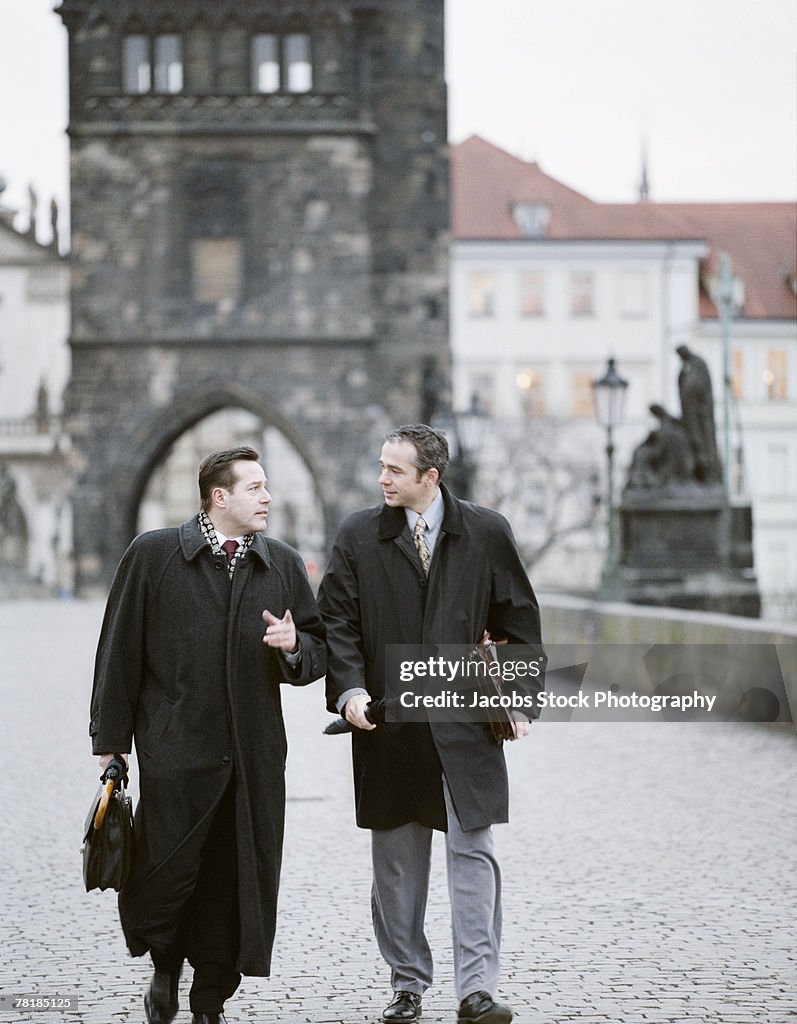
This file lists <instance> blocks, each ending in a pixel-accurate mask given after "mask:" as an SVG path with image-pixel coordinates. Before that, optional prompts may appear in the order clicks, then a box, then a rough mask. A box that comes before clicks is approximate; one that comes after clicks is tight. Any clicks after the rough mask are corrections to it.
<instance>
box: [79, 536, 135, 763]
mask: <svg viewBox="0 0 797 1024" xmlns="http://www.w3.org/2000/svg"><path fill="white" fill-rule="evenodd" d="M143 561H144V560H143V556H142V552H141V550H140V545H139V544H137V542H136V541H133V543H132V544H131V545H130V547H129V548H128V549H127V551H126V552H125V554H124V555H123V557H122V560H121V562H120V563H119V567H118V568H117V570H116V575H115V576H114V580H113V584H112V585H111V591H110V594H109V595H108V603H107V604H106V606H105V617H104V619H103V623H102V630H101V632H100V640H99V644H98V646H97V656H96V659H95V662H94V685H93V688H92V693H91V720H90V724H89V735H90V736H91V740H92V750H93V752H94V753H95V754H109V753H120V754H129V753H130V751H131V750H132V747H133V731H134V726H135V717H136V707H137V706H138V696H139V692H140V689H141V681H142V676H143V668H144V651H145V630H146V605H147V583H146V574H145V571H144V565H143Z"/></svg>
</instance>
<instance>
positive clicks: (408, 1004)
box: [382, 992, 421, 1024]
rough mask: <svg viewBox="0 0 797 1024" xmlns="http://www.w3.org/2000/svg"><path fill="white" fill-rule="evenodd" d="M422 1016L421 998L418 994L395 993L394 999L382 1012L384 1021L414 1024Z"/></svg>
mask: <svg viewBox="0 0 797 1024" xmlns="http://www.w3.org/2000/svg"><path fill="white" fill-rule="evenodd" d="M420 1015H421V997H420V996H419V995H418V993H417V992H394V993H393V999H392V1001H391V1002H390V1003H388V1005H387V1006H386V1007H385V1008H384V1010H383V1011H382V1020H396V1021H401V1022H403V1024H412V1022H413V1021H414V1020H417V1019H418V1018H419V1017H420Z"/></svg>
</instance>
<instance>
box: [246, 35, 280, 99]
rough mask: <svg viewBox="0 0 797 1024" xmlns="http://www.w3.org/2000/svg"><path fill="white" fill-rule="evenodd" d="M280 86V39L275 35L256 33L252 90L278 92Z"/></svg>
mask: <svg viewBox="0 0 797 1024" xmlns="http://www.w3.org/2000/svg"><path fill="white" fill-rule="evenodd" d="M279 87H280V57H279V40H278V39H277V37H276V36H274V35H267V34H260V35H256V36H254V37H253V38H252V92H278V91H279Z"/></svg>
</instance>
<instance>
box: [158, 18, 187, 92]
mask: <svg viewBox="0 0 797 1024" xmlns="http://www.w3.org/2000/svg"><path fill="white" fill-rule="evenodd" d="M182 89H183V41H182V39H181V38H180V36H178V35H177V34H175V33H172V32H169V33H168V34H164V35H160V36H156V37H155V91H156V92H166V93H177V92H182Z"/></svg>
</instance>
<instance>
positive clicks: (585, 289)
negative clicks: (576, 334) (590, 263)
mask: <svg viewBox="0 0 797 1024" xmlns="http://www.w3.org/2000/svg"><path fill="white" fill-rule="evenodd" d="M594 291H595V278H594V275H593V274H592V273H591V272H590V271H588V270H577V271H573V273H572V274H571V275H570V312H571V314H572V315H573V316H592V314H593V313H594V312H595V308H594Z"/></svg>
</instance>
